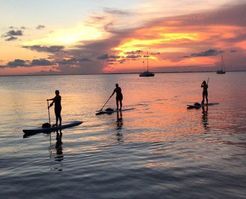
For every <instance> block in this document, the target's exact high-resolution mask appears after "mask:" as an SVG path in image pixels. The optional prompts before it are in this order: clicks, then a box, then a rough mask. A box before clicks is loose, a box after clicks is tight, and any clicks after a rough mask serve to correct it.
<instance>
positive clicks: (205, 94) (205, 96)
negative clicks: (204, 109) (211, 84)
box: [201, 80, 208, 104]
mask: <svg viewBox="0 0 246 199" xmlns="http://www.w3.org/2000/svg"><path fill="white" fill-rule="evenodd" d="M201 87H202V88H203V91H202V104H204V101H205V99H206V102H207V104H208V82H206V81H205V80H204V81H203V82H202V85H201Z"/></svg>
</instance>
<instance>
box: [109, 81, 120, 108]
mask: <svg viewBox="0 0 246 199" xmlns="http://www.w3.org/2000/svg"><path fill="white" fill-rule="evenodd" d="M115 93H116V106H117V110H121V109H122V100H123V95H122V92H121V88H120V87H119V84H115V89H114V91H113V93H112V95H111V96H110V97H112V96H113V95H114V94H115ZM119 105H120V109H119Z"/></svg>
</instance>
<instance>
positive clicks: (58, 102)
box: [47, 90, 62, 126]
mask: <svg viewBox="0 0 246 199" xmlns="http://www.w3.org/2000/svg"><path fill="white" fill-rule="evenodd" d="M55 94H56V96H55V97H54V98H51V99H47V101H52V102H51V104H50V105H49V108H50V107H51V106H53V104H54V103H55V109H54V110H55V115H56V126H57V125H58V120H59V125H60V126H61V124H62V117H61V110H62V107H61V96H60V92H59V90H56V91H55Z"/></svg>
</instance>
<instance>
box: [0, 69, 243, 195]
mask: <svg viewBox="0 0 246 199" xmlns="http://www.w3.org/2000/svg"><path fill="white" fill-rule="evenodd" d="M208 78H209V101H210V102H215V103H219V104H218V105H214V106H209V107H208V108H205V109H198V110H187V108H186V105H187V104H193V103H194V102H200V101H201V92H202V91H201V87H200V85H201V82H202V81H203V80H207V79H208ZM115 83H119V85H120V86H121V88H122V90H123V95H124V100H123V107H124V108H132V110H129V111H123V112H122V116H121V115H120V114H116V113H114V114H111V115H99V116H96V115H95V112H96V110H98V109H100V108H101V107H102V105H103V104H104V102H105V101H106V100H107V98H108V97H109V96H110V94H111V93H112V91H113V89H114V85H115ZM56 89H59V90H60V92H61V96H62V117H63V121H64V122H67V121H72V120H82V121H83V124H82V125H80V126H77V127H74V128H70V129H64V130H63V131H62V136H60V134H58V135H57V133H55V132H53V133H51V134H43V133H40V134H36V135H33V136H30V137H27V138H23V132H22V130H23V129H25V128H31V127H39V126H41V125H42V123H45V122H47V121H48V113H47V104H46V99H47V98H51V97H53V96H54V91H55V90H56ZM107 107H112V108H115V99H114V98H112V99H111V100H110V101H109V103H108V104H107V105H106V108H107ZM119 117H122V120H121V121H119V120H118V119H119ZM51 118H52V122H54V113H53V109H51ZM0 190H1V191H0V198H4V199H5V198H11V199H12V198H18V199H19V198H42V199H43V198H52V199H56V198H57V199H58V198H59V199H61V198H86V199H97V198H98V199H111V198H117V199H118V198H122V199H129V198H134V199H135V198H139V199H145V198H146V199H148V198H161V199H163V198H175V199H176V198H182V199H186V198H187V199H188V198H189V199H190V198H194V199H197V198H204V199H205V198H206V199H208V198H216V199H217V198H223V199H224V198H228V199H231V198H233V199H234V198H246V73H243V72H242V73H229V72H228V73H226V74H224V75H216V74H214V73H187V74H156V76H155V77H154V78H139V77H138V75H134V74H131V75H84V76H83V75H81V76H79V75H78V76H38V77H32V76H26V77H24V76H23V77H0Z"/></svg>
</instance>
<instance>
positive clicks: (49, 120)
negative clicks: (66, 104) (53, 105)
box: [47, 101, 50, 124]
mask: <svg viewBox="0 0 246 199" xmlns="http://www.w3.org/2000/svg"><path fill="white" fill-rule="evenodd" d="M49 106H50V105H49V101H47V107H48V117H49V124H50V107H49Z"/></svg>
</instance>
